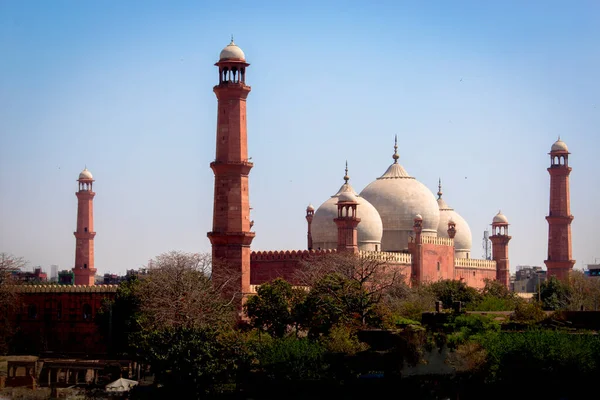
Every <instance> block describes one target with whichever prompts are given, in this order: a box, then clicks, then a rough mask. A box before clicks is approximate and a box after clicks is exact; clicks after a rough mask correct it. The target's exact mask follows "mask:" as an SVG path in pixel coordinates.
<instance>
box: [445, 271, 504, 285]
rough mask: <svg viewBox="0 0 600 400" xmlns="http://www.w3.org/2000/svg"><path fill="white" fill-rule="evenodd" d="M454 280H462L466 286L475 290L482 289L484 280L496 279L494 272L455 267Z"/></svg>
mask: <svg viewBox="0 0 600 400" xmlns="http://www.w3.org/2000/svg"><path fill="white" fill-rule="evenodd" d="M454 279H456V280H462V281H464V282H465V283H466V284H467V285H469V286H471V287H474V288H476V289H483V287H484V286H485V281H484V280H485V279H491V280H495V279H496V270H495V269H479V268H468V267H456V268H455V269H454Z"/></svg>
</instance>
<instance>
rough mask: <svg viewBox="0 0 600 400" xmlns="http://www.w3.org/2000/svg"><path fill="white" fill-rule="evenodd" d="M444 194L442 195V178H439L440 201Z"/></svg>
mask: <svg viewBox="0 0 600 400" xmlns="http://www.w3.org/2000/svg"><path fill="white" fill-rule="evenodd" d="M442 194H443V193H442V178H439V179H438V192H437V195H438V200H440V199H441V198H442Z"/></svg>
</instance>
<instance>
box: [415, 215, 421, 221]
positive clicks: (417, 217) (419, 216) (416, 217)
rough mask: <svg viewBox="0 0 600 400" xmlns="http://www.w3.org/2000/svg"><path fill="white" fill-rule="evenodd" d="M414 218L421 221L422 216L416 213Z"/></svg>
mask: <svg viewBox="0 0 600 400" xmlns="http://www.w3.org/2000/svg"><path fill="white" fill-rule="evenodd" d="M415 219H420V220H421V221H422V220H423V217H422V216H421V214H417V215H415Z"/></svg>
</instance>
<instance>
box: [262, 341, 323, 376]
mask: <svg viewBox="0 0 600 400" xmlns="http://www.w3.org/2000/svg"><path fill="white" fill-rule="evenodd" d="M324 353H325V347H324V346H323V345H322V344H321V343H319V342H318V341H312V340H309V339H307V338H295V337H291V336H289V337H284V338H277V339H273V340H269V341H266V342H263V343H262V344H261V345H259V346H258V348H257V358H258V362H259V366H260V368H261V369H262V370H263V371H264V373H265V374H266V375H267V377H269V378H271V379H276V380H299V379H319V378H321V377H323V375H324V374H325V371H326V370H327V365H326V364H325V362H324V358H323V356H324Z"/></svg>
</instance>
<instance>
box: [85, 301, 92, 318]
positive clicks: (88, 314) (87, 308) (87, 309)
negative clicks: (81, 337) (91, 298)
mask: <svg viewBox="0 0 600 400" xmlns="http://www.w3.org/2000/svg"><path fill="white" fill-rule="evenodd" d="M91 319H92V306H90V305H89V304H84V305H83V320H84V321H89V320H91Z"/></svg>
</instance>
